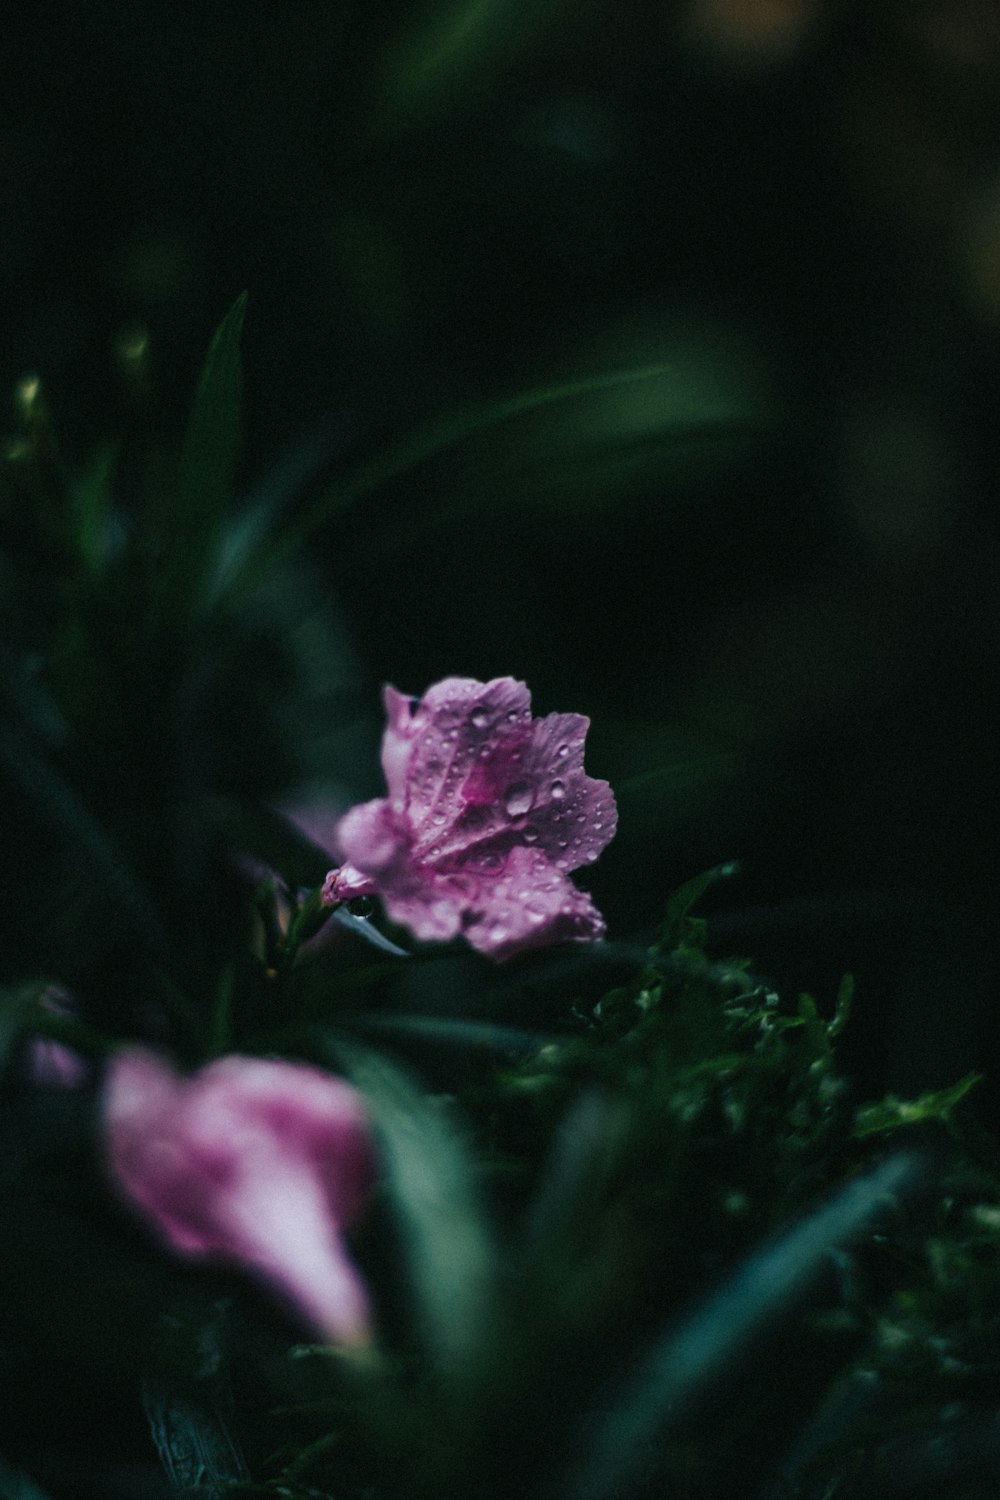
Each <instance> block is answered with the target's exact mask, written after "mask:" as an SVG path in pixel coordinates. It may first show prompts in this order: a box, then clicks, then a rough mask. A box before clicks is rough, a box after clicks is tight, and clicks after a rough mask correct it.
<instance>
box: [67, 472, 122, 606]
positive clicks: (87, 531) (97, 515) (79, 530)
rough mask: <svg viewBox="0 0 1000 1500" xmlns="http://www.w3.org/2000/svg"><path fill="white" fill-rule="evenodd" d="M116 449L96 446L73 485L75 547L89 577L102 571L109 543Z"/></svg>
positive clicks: (98, 575) (106, 559)
mask: <svg viewBox="0 0 1000 1500" xmlns="http://www.w3.org/2000/svg"><path fill="white" fill-rule="evenodd" d="M118 451H119V450H118V444H117V443H106V444H105V445H104V446H103V447H101V448H99V449H98V450H97V452H96V453H95V454H94V456H93V457H92V458H91V460H90V462H89V463H88V464H87V466H86V468H85V469H84V471H83V473H82V475H81V476H80V479H79V481H78V482H77V484H76V486H75V500H76V546H77V551H78V553H79V556H80V560H81V562H82V563H83V567H84V570H85V572H86V573H88V574H89V575H90V577H91V578H92V579H98V578H100V577H101V575H102V574H103V573H104V570H105V566H106V564H107V561H108V556H109V550H110V545H111V542H112V535H111V527H112V524H113V523H112V505H111V501H112V486H113V482H114V477H115V470H116V468H117V465H118Z"/></svg>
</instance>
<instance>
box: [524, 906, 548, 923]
mask: <svg viewBox="0 0 1000 1500" xmlns="http://www.w3.org/2000/svg"><path fill="white" fill-rule="evenodd" d="M525 915H526V916H527V918H528V921H529V922H534V923H535V925H536V926H537V924H538V923H539V922H544V921H545V913H544V912H543V911H535V910H534V909H533V908H532V907H530V906H529V907H526V908H525Z"/></svg>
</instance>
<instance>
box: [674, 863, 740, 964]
mask: <svg viewBox="0 0 1000 1500" xmlns="http://www.w3.org/2000/svg"><path fill="white" fill-rule="evenodd" d="M738 871H739V865H738V864H737V863H735V862H732V861H731V862H730V863H728V864H724V865H715V866H714V867H713V868H712V869H711V870H706V871H705V872H704V874H702V875H696V876H695V877H694V879H693V880H688V881H686V882H685V884H684V885H682V886H681V887H680V888H679V889H678V890H676V891H674V893H673V895H672V896H671V897H670V899H669V901H668V902H667V909H666V912H665V913H664V917H663V922H662V924H661V926H660V931H659V935H658V937H657V940H656V946H657V947H658V948H662V949H663V950H665V951H666V952H670V950H671V949H673V948H678V947H680V946H681V945H682V944H683V943H685V942H689V941H690V940H691V937H692V928H693V927H694V921H693V919H692V918H691V916H690V915H689V914H690V912H691V909H692V908H693V907H694V906H695V905H696V904H697V903H698V902H699V901H700V900H701V898H702V896H703V895H704V894H705V892H706V891H707V890H708V888H709V886H711V885H714V884H715V883H716V881H717V880H727V879H729V878H730V877H731V876H733V875H735V874H737V872H738ZM703 935H704V930H703V927H699V928H698V929H696V936H697V937H698V938H701V937H702V936H703Z"/></svg>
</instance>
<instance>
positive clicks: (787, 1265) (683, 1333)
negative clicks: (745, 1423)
mask: <svg viewBox="0 0 1000 1500" xmlns="http://www.w3.org/2000/svg"><path fill="white" fill-rule="evenodd" d="M920 1177H921V1167H920V1162H919V1159H918V1158H916V1157H914V1156H912V1155H910V1154H908V1153H906V1154H904V1153H899V1154H897V1155H895V1156H892V1157H890V1158H889V1159H888V1160H887V1161H885V1162H883V1163H882V1165H881V1166H879V1167H877V1168H876V1169H875V1170H874V1171H873V1172H871V1173H870V1174H869V1175H868V1176H866V1177H864V1178H861V1179H860V1180H859V1181H856V1182H851V1183H848V1184H847V1186H846V1187H843V1188H841V1189H840V1190H839V1191H838V1192H837V1193H835V1194H834V1195H833V1197H832V1198H830V1199H829V1200H828V1201H827V1202H826V1203H823V1204H821V1205H820V1207H819V1208H817V1209H816V1210H815V1212H814V1213H812V1214H810V1215H809V1217H808V1218H806V1219H805V1220H803V1222H802V1223H801V1224H797V1225H795V1226H794V1227H793V1228H792V1229H790V1230H789V1231H788V1232H787V1233H786V1234H784V1235H782V1236H781V1237H780V1238H778V1239H776V1240H774V1241H773V1242H772V1243H770V1244H767V1245H765V1246H763V1248H761V1249H760V1250H758V1251H756V1252H755V1253H754V1254H752V1255H750V1256H749V1257H748V1258H747V1259H746V1260H745V1261H744V1262H743V1264H742V1265H741V1266H740V1268H739V1269H738V1270H737V1271H736V1273H735V1274H734V1275H733V1276H731V1277H730V1278H729V1280H728V1281H726V1282H725V1283H724V1284H723V1286H722V1287H721V1288H720V1289H719V1290H718V1291H717V1292H716V1293H715V1294H714V1295H713V1296H711V1297H709V1299H708V1300H707V1302H705V1303H704V1304H703V1305H702V1306H701V1307H700V1308H699V1309H698V1310H697V1311H696V1312H694V1313H693V1314H692V1315H691V1316H690V1317H689V1318H688V1319H687V1321H686V1322H685V1323H683V1324H681V1326H680V1328H678V1329H676V1330H671V1331H669V1332H668V1333H667V1334H666V1335H665V1336H664V1337H663V1338H662V1339H661V1340H660V1341H659V1343H658V1344H656V1345H655V1346H654V1348H653V1351H652V1353H651V1355H650V1356H649V1357H648V1358H647V1360H646V1361H645V1362H644V1364H643V1365H642V1367H641V1368H640V1370H639V1371H638V1373H637V1375H636V1377H635V1378H634V1379H633V1380H630V1381H628V1382H627V1384H626V1388H625V1389H624V1391H623V1392H621V1393H620V1394H619V1396H618V1399H617V1400H616V1401H615V1402H614V1404H613V1405H612V1407H611V1409H610V1411H609V1412H608V1413H607V1415H606V1416H605V1417H603V1419H602V1420H601V1421H600V1422H599V1423H597V1424H596V1426H593V1425H592V1426H591V1428H590V1430H589V1432H588V1434H587V1437H586V1440H585V1443H584V1449H583V1462H582V1464H581V1465H580V1468H579V1470H578V1472H577V1477H576V1482H575V1483H574V1484H573V1486H572V1487H571V1489H570V1490H569V1494H570V1496H571V1497H572V1500H611V1497H613V1496H614V1497H616V1496H620V1495H625V1494H628V1493H630V1490H629V1481H630V1479H631V1478H632V1476H633V1475H634V1472H635V1469H636V1467H637V1466H638V1465H639V1464H641V1462H642V1458H643V1455H644V1453H645V1451H646V1450H647V1448H648V1445H649V1443H650V1442H651V1440H652V1439H653V1438H654V1437H655V1436H656V1434H657V1433H658V1432H659V1433H661V1434H663V1433H666V1432H668V1431H669V1429H670V1428H671V1427H672V1426H673V1425H674V1424H676V1423H680V1422H681V1421H683V1420H684V1418H685V1417H686V1416H687V1414H688V1413H689V1412H690V1410H691V1406H692V1404H693V1403H694V1402H695V1401H696V1400H698V1399H700V1398H702V1397H703V1396H704V1395H706V1394H707V1393H708V1391H709V1390H710V1389H711V1387H712V1386H713V1385H714V1384H715V1382H716V1381H717V1380H719V1379H720V1377H722V1376H723V1375H724V1374H725V1372H726V1370H727V1369H729V1368H731V1367H732V1365H733V1363H734V1362H735V1361H736V1360H737V1359H739V1358H744V1357H745V1356H746V1354H747V1353H748V1352H749V1350H751V1349H752V1348H753V1346H754V1344H755V1343H756V1342H757V1341H758V1340H759V1339H760V1338H762V1337H765V1336H766V1335H767V1334H768V1333H769V1332H770V1330H771V1329H772V1328H773V1327H774V1325H775V1324H776V1323H778V1322H779V1321H780V1320H781V1319H783V1318H785V1317H787V1316H788V1315H789V1314H791V1313H792V1312H793V1311H794V1310H795V1309H796V1308H797V1307H798V1306H799V1305H800V1304H801V1301H802V1299H803V1297H804V1296H805V1295H806V1294H807V1293H808V1291H809V1288H810V1287H811V1286H812V1284H813V1282H814V1281H815V1279H816V1278H817V1276H818V1275H819V1274H820V1273H821V1272H822V1270H823V1269H824V1267H825V1266H826V1265H827V1264H828V1262H829V1256H830V1252H831V1250H836V1249H838V1248H840V1247H842V1246H845V1245H848V1244H850V1243H851V1242H852V1241H853V1240H854V1239H855V1238H856V1236H857V1235H858V1234H860V1233H862V1232H863V1231H865V1230H867V1229H869V1228H870V1227H871V1226H872V1225H873V1224H874V1223H876V1222H878V1221H879V1220H880V1219H881V1218H882V1217H883V1215H884V1214H885V1213H886V1211H887V1210H889V1209H891V1208H892V1207H894V1206H895V1203H896V1201H897V1198H898V1195H900V1194H902V1193H906V1192H908V1191H910V1190H912V1188H913V1187H914V1186H915V1185H916V1183H917V1182H918V1181H919V1180H920Z"/></svg>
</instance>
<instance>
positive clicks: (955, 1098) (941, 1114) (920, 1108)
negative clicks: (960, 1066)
mask: <svg viewBox="0 0 1000 1500" xmlns="http://www.w3.org/2000/svg"><path fill="white" fill-rule="evenodd" d="M984 1076H985V1075H984V1074H982V1073H967V1074H966V1075H965V1077H964V1078H960V1079H959V1081H958V1082H957V1083H953V1084H952V1085H951V1086H950V1088H946V1089H937V1090H935V1091H934V1092H932V1093H927V1094H921V1095H920V1097H919V1098H918V1099H897V1098H895V1096H894V1095H892V1094H889V1095H887V1097H886V1098H885V1099H883V1100H881V1101H880V1102H879V1103H878V1104H865V1105H862V1106H861V1108H860V1109H859V1110H858V1111H857V1112H856V1114H855V1116H854V1129H853V1131H852V1134H853V1135H854V1137H855V1138H856V1139H862V1138H863V1137H864V1136H866V1135H879V1134H884V1133H886V1132H888V1131H891V1130H900V1129H902V1128H903V1127H904V1126H907V1125H921V1124H923V1123H924V1122H925V1121H927V1120H947V1118H948V1116H949V1114H950V1113H951V1111H952V1110H953V1109H954V1107H955V1105H956V1104H957V1103H958V1102H959V1100H960V1099H964V1098H965V1096H966V1094H967V1093H968V1092H969V1090H970V1089H973V1088H975V1086H976V1084H977V1083H980V1082H981V1081H982V1079H983V1077H984Z"/></svg>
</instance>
